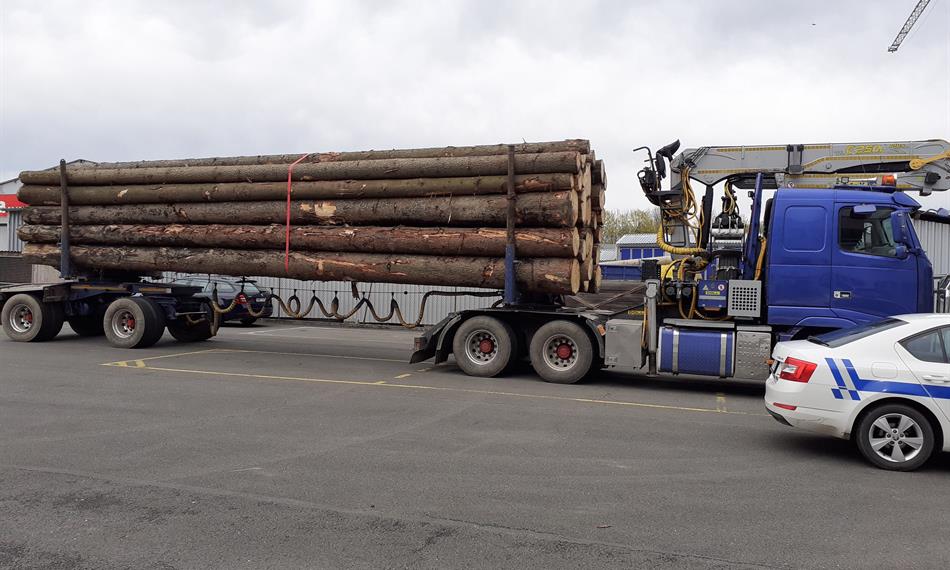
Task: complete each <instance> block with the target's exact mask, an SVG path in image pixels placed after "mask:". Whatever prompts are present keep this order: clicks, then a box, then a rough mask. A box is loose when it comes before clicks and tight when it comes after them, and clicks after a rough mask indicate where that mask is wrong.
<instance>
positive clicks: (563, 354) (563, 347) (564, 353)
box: [557, 343, 574, 360]
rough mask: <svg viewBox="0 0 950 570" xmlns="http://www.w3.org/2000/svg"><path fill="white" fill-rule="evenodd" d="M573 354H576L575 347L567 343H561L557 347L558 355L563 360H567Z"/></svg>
mask: <svg viewBox="0 0 950 570" xmlns="http://www.w3.org/2000/svg"><path fill="white" fill-rule="evenodd" d="M572 354H574V349H573V348H571V345H569V344H567V343H561V344H560V345H559V346H558V347H557V357H558V358H560V359H561V360H567V359H568V358H570V357H571V355H572Z"/></svg>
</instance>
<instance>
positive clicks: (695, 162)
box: [637, 139, 950, 255]
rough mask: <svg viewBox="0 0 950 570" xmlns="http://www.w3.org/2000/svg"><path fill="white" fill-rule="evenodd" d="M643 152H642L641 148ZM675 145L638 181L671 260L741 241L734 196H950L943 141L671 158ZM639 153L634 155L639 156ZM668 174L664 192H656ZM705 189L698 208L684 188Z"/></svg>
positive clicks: (745, 149)
mask: <svg viewBox="0 0 950 570" xmlns="http://www.w3.org/2000/svg"><path fill="white" fill-rule="evenodd" d="M641 148H645V147H641ZM678 149H679V141H676V142H674V143H672V144H670V145H667V146H665V147H663V148H661V149H659V150H657V152H656V156H654V155H653V153H652V152H651V151H650V149H648V148H645V150H646V151H647V154H648V159H647V163H648V165H647V166H646V167H645V168H643V169H642V170H641V171H640V173H639V178H640V186H641V187H642V188H643V192H644V194H645V195H646V197H647V199H648V200H650V202H651V203H653V204H654V205H656V206H659V208H660V214H661V228H660V231H659V233H658V236H657V239H658V243H659V244H660V247H661V248H662V249H663V250H664V251H667V252H669V253H673V254H684V255H689V254H696V253H700V252H703V251H705V249H706V247H707V244H708V242H709V239H710V237H713V238H715V237H716V235H715V234H717V233H718V234H719V235H721V236H732V235H733V234H734V235H735V236H741V235H742V231H741V229H742V225H741V223H740V220H741V218H740V216H739V215H738V214H737V213H736V200H735V198H736V196H735V194H734V192H733V188H734V187H735V188H743V189H751V188H754V187H755V184H756V178H757V176H758V175H760V174H761V175H762V186H761V187H762V188H765V189H768V188H778V187H790V188H796V187H798V188H834V187H837V186H851V187H856V188H860V187H873V186H877V187H891V188H894V189H896V190H904V191H912V192H919V193H920V194H921V195H928V194H930V193H932V192H934V191H944V190H948V189H950V143H948V142H947V141H944V140H938V139H934V140H926V141H895V142H870V143H826V144H790V145H770V146H709V147H701V148H696V149H687V150H685V151H683V152H681V153H679V154H676V152H677V150H678ZM637 150H640V149H637ZM666 161H668V162H669V168H670V187H669V189H668V190H664V189H663V188H662V186H661V183H662V180H663V178H665V177H666ZM691 180H695V181H697V182H700V183H702V184H703V185H704V186H705V195H704V197H703V199H702V201H701V202H700V201H699V200H697V198H696V196H695V195H694V193H693V189H692V186H691V183H690V181H691ZM719 182H726V187H725V198H723V209H722V211H723V214H720V216H718V217H717V218H716V219H715V220H713V219H712V200H713V196H712V193H713V187H714V185H716V184H717V183H719Z"/></svg>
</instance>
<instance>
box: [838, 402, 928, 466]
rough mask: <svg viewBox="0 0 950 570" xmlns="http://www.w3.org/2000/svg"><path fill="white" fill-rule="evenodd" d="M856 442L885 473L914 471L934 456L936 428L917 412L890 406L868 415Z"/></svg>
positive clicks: (862, 451) (867, 456)
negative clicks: (889, 471)
mask: <svg viewBox="0 0 950 570" xmlns="http://www.w3.org/2000/svg"><path fill="white" fill-rule="evenodd" d="M856 432H857V434H856V436H857V437H856V438H855V441H856V443H857V445H858V449H859V450H860V451H861V454H862V455H864V457H865V458H866V459H867V460H868V461H870V462H871V463H873V464H874V465H876V466H877V467H880V468H881V469H888V470H891V471H913V470H914V469H917V468H918V467H920V466H921V465H923V464H924V463H926V462H927V460H928V459H930V456H931V455H933V452H934V443H935V440H936V437H935V435H934V429H933V425H932V424H931V422H930V420H929V419H928V418H927V417H926V416H925V415H924V414H922V413H920V412H919V411H917V410H916V409H915V408H912V407H910V406H907V405H904V404H887V405H884V406H881V407H879V408H874V409H873V410H871V411H870V412H868V413H866V414H864V416H863V417H862V418H861V420H860V421H859V422H858V426H857V428H856Z"/></svg>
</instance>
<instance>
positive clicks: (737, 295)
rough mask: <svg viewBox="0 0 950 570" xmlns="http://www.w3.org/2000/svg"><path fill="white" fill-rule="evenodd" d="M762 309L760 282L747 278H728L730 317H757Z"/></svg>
mask: <svg viewBox="0 0 950 570" xmlns="http://www.w3.org/2000/svg"><path fill="white" fill-rule="evenodd" d="M761 311H762V282H761V281H753V280H749V279H730V280H729V306H728V315H729V316H730V317H758V316H759V315H760V314H761Z"/></svg>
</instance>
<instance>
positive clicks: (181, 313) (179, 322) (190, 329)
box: [0, 280, 214, 348]
mask: <svg viewBox="0 0 950 570" xmlns="http://www.w3.org/2000/svg"><path fill="white" fill-rule="evenodd" d="M200 290H201V289H200V288H199V287H192V286H185V285H178V284H172V283H147V282H141V281H122V280H114V281H110V280H104V281H64V282H61V283H41V284H32V285H16V286H13V287H7V288H4V289H0V305H2V306H3V309H2V322H3V331H4V332H5V333H6V335H7V336H8V337H9V338H10V339H11V340H14V341H20V342H36V341H46V340H51V339H52V338H54V337H55V336H56V335H57V334H59V332H60V330H61V329H62V328H63V324H64V323H67V322H68V323H69V325H70V327H71V328H72V329H73V330H74V331H75V332H76V333H77V334H79V335H80V336H105V337H106V339H107V340H108V341H109V343H110V344H112V345H113V346H116V347H119V348H145V347H148V346H152V345H153V344H155V343H156V342H158V340H159V339H160V338H161V337H162V334H163V333H164V332H165V329H166V328H167V329H168V331H169V332H170V333H171V334H172V336H173V337H174V338H175V339H176V340H178V341H179V342H197V341H202V340H207V339H209V338H211V337H212V336H213V334H214V327H213V317H214V316H213V314H212V311H211V308H210V306H209V304H208V300H207V298H201V297H195V296H194V294H195V293H198V292H199V291H200Z"/></svg>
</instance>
